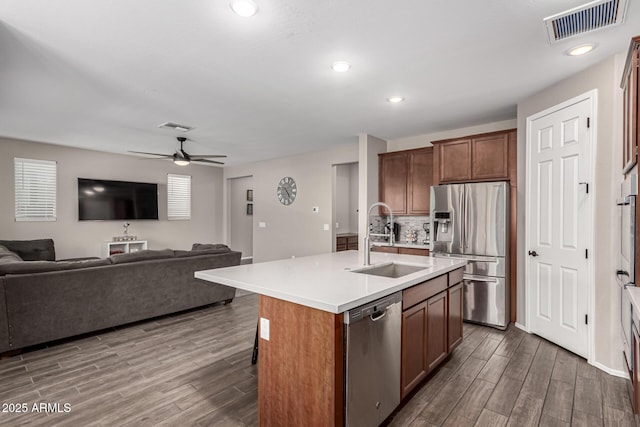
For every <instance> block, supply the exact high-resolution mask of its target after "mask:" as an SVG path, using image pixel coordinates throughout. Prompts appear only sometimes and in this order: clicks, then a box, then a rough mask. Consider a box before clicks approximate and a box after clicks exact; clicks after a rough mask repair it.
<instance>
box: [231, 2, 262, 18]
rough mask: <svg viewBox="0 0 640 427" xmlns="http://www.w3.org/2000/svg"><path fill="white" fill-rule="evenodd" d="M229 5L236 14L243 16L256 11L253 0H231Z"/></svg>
mask: <svg viewBox="0 0 640 427" xmlns="http://www.w3.org/2000/svg"><path fill="white" fill-rule="evenodd" d="M229 6H231V10H233V11H234V12H235V13H236V14H238V15H240V16H242V17H245V18H248V17H249V16H253V15H255V14H256V13H257V12H258V5H257V4H256V3H255V2H254V1H253V0H233V1H232V2H231V3H230V4H229Z"/></svg>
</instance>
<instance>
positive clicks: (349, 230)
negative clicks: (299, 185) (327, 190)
mask: <svg viewBox="0 0 640 427" xmlns="http://www.w3.org/2000/svg"><path fill="white" fill-rule="evenodd" d="M331 218H332V227H331V230H332V234H333V239H332V242H333V243H332V245H333V249H332V252H335V250H336V245H335V242H336V236H337V235H339V234H357V233H358V163H357V162H354V163H341V164H338V165H333V203H332V212H331Z"/></svg>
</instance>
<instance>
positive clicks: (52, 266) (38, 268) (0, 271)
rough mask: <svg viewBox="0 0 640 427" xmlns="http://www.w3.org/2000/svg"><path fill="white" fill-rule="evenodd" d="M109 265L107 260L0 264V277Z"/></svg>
mask: <svg viewBox="0 0 640 427" xmlns="http://www.w3.org/2000/svg"><path fill="white" fill-rule="evenodd" d="M104 265H110V262H109V260H108V259H91V260H85V261H58V262H55V261H20V262H12V263H4V264H3V263H0V276H4V275H7V274H32V273H44V272H47V271H61V270H76V269H79V268H89V267H101V266H104Z"/></svg>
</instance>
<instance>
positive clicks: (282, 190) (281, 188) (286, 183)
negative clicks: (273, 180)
mask: <svg viewBox="0 0 640 427" xmlns="http://www.w3.org/2000/svg"><path fill="white" fill-rule="evenodd" d="M276 192H277V194H278V200H280V203H282V204H283V205H285V206H289V205H290V204H291V203H293V201H294V200H295V199H296V194H297V193H298V187H297V186H296V182H295V181H294V180H293V178H291V177H290V176H285V177H284V178H282V179H281V180H280V182H279V183H278V188H277V190H276Z"/></svg>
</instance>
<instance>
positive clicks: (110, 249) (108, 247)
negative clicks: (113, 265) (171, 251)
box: [102, 240, 147, 258]
mask: <svg viewBox="0 0 640 427" xmlns="http://www.w3.org/2000/svg"><path fill="white" fill-rule="evenodd" d="M145 249H147V241H146V240H130V241H124V242H114V241H108V242H103V243H102V258H107V257H108V256H111V255H116V254H128V253H130V252H138V251H144V250H145Z"/></svg>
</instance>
